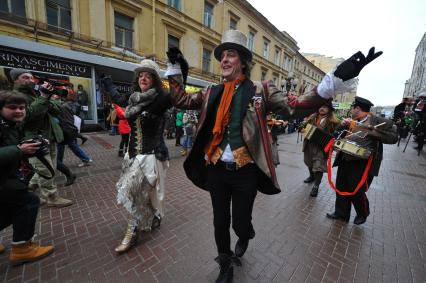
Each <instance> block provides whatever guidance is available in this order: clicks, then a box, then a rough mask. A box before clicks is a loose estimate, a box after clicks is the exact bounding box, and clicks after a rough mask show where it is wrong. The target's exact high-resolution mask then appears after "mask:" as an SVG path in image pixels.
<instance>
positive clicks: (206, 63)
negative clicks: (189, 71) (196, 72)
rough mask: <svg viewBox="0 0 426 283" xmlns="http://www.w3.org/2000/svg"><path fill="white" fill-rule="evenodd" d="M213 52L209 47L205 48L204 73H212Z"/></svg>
mask: <svg viewBox="0 0 426 283" xmlns="http://www.w3.org/2000/svg"><path fill="white" fill-rule="evenodd" d="M211 58H212V52H211V51H210V50H208V49H205V48H203V66H202V68H203V69H202V70H203V72H204V73H210V65H211Z"/></svg>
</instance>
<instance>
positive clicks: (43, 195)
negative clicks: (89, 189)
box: [9, 68, 73, 207]
mask: <svg viewBox="0 0 426 283" xmlns="http://www.w3.org/2000/svg"><path fill="white" fill-rule="evenodd" d="M9 75H10V77H11V79H12V80H13V83H14V90H15V91H18V92H21V93H24V94H25V95H26V97H27V99H28V109H27V118H26V120H25V125H24V131H25V139H31V138H34V137H35V136H37V135H39V134H40V133H41V135H42V136H43V138H45V139H48V140H49V154H48V155H46V156H45V158H46V160H48V162H49V163H50V164H51V165H52V168H55V166H54V164H56V143H60V142H62V141H63V138H64V136H63V133H62V130H61V127H60V126H59V124H58V123H57V122H56V121H55V118H54V117H55V116H58V115H60V114H61V113H62V108H61V106H60V103H59V102H58V101H54V100H51V99H50V95H49V94H48V93H47V89H48V88H49V89H50V90H51V88H52V86H51V85H50V84H48V83H44V84H43V85H42V86H41V88H40V90H39V92H36V91H34V84H35V81H34V77H33V75H32V74H31V72H30V71H28V70H25V69H17V68H15V69H12V70H11V71H10V73H9ZM30 163H31V164H32V165H33V166H34V168H35V169H36V170H37V171H38V172H40V173H41V174H43V175H46V176H49V175H50V173H49V170H48V169H47V167H46V166H45V165H44V164H43V163H42V162H41V161H40V160H39V159H38V158H37V157H32V158H30ZM29 185H30V187H32V188H40V203H41V204H47V205H48V206H51V207H64V206H69V205H72V203H73V201H72V200H69V199H65V198H63V197H60V196H59V194H58V189H57V186H56V183H55V181H54V178H52V179H44V178H42V177H40V176H39V175H38V174H35V175H34V177H33V178H32V179H31V181H30V184H29Z"/></svg>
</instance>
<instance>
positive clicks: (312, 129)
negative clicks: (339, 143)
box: [305, 124, 333, 148]
mask: <svg viewBox="0 0 426 283" xmlns="http://www.w3.org/2000/svg"><path fill="white" fill-rule="evenodd" d="M305 138H306V139H307V140H309V141H312V142H313V143H315V144H317V145H319V146H321V147H323V148H324V147H326V146H327V144H328V142H329V141H330V140H331V139H332V138H333V136H332V135H330V134H328V133H326V132H325V131H323V130H321V129H320V128H318V127H316V126H314V125H312V124H306V126H305Z"/></svg>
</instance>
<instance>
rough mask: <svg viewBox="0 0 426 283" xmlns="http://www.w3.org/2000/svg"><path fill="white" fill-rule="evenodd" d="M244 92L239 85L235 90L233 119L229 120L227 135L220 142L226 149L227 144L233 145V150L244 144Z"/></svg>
mask: <svg viewBox="0 0 426 283" xmlns="http://www.w3.org/2000/svg"><path fill="white" fill-rule="evenodd" d="M242 97H243V93H242V88H241V87H238V88H237V89H236V90H235V91H234V95H233V97H232V103H231V110H230V111H231V119H230V121H229V124H228V127H227V128H226V129H225V135H224V136H223V140H222V142H221V143H220V145H219V146H220V148H221V149H222V150H225V147H226V145H227V144H229V145H230V146H231V149H232V150H235V149H237V148H240V147H242V146H244V142H243V140H242V138H241V123H242V120H241V101H242Z"/></svg>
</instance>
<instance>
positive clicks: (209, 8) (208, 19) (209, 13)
mask: <svg viewBox="0 0 426 283" xmlns="http://www.w3.org/2000/svg"><path fill="white" fill-rule="evenodd" d="M213 8H214V7H213V5H212V4H210V3H209V2H207V1H205V2H204V25H205V26H206V27H208V28H212V27H213Z"/></svg>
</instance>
